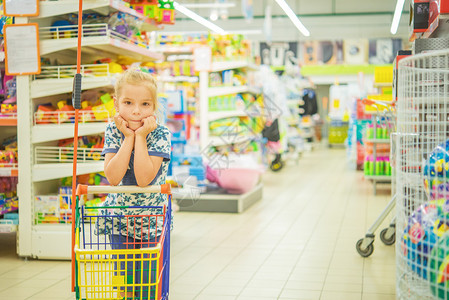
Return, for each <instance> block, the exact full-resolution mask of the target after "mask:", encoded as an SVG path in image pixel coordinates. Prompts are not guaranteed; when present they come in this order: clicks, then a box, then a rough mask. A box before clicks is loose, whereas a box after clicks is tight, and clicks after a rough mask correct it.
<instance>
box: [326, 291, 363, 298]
mask: <svg viewBox="0 0 449 300" xmlns="http://www.w3.org/2000/svg"><path fill="white" fill-rule="evenodd" d="M361 297H362V293H345V292H331V291H323V292H322V293H321V298H320V300H360V299H361Z"/></svg>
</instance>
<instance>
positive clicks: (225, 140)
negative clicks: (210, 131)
mask: <svg viewBox="0 0 449 300" xmlns="http://www.w3.org/2000/svg"><path fill="white" fill-rule="evenodd" d="M250 140H251V138H250V137H248V136H243V135H236V136H211V137H209V141H210V145H211V146H216V147H218V146H226V145H232V144H240V143H247V142H249V141H250Z"/></svg>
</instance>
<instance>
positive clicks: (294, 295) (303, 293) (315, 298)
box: [280, 289, 321, 300]
mask: <svg viewBox="0 0 449 300" xmlns="http://www.w3.org/2000/svg"><path fill="white" fill-rule="evenodd" d="M320 295H321V291H314V290H292V289H284V290H283V291H282V293H281V296H280V299H298V300H319V299H320Z"/></svg>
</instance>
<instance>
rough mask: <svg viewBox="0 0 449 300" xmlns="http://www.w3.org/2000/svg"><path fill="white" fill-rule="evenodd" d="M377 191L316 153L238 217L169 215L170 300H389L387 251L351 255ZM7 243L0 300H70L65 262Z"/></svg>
mask: <svg viewBox="0 0 449 300" xmlns="http://www.w3.org/2000/svg"><path fill="white" fill-rule="evenodd" d="M380 187H381V189H380V191H379V192H378V195H377V196H373V190H372V185H371V184H370V183H369V182H367V181H364V180H363V178H362V174H361V172H356V171H353V170H349V169H348V167H347V164H346V153H345V152H344V151H343V150H328V149H324V148H323V149H317V150H314V151H313V152H310V153H306V154H305V155H304V156H303V157H302V158H301V160H300V162H299V164H298V165H294V164H291V165H288V166H287V167H286V168H285V169H284V170H282V171H281V172H280V173H267V174H266V175H265V176H264V198H263V200H262V201H260V202H258V203H257V204H255V205H254V206H252V207H251V208H249V209H248V210H247V211H246V212H244V213H242V214H217V213H215V214H212V213H210V214H209V213H179V212H178V213H176V215H175V229H174V231H173V234H172V254H171V257H172V262H171V267H172V270H171V293H170V300H189V299H197V300H200V299H207V300H215V299H216V300H227V299H239V300H250V299H254V300H256V299H262V300H263V299H285V300H287V299H321V300H338V299H343V300H352V299H357V300H377V299H378V300H393V299H395V258H394V246H390V247H388V246H385V245H383V244H382V243H381V242H380V240H376V242H375V251H374V254H373V255H372V256H371V257H370V258H366V259H363V258H361V257H360V256H359V255H358V254H357V253H356V250H355V246H354V245H355V242H356V241H357V240H358V239H359V238H361V237H362V236H364V233H365V230H366V228H367V227H368V226H369V225H370V224H371V223H372V221H373V220H374V219H375V218H376V217H377V215H378V214H379V212H380V211H381V209H382V208H383V207H384V206H385V205H386V203H387V202H388V200H389V197H390V195H389V186H384V187H382V186H380ZM388 221H389V220H387V221H386V223H387V222H388ZM382 228H383V227H382ZM14 238H15V236H13V235H12V236H11V235H0V299H8V300H12V299H14V300H21V299H33V300H44V299H74V297H73V295H72V294H71V293H70V292H69V278H70V272H69V270H70V264H69V262H59V261H56V262H55V261H35V260H28V261H26V260H23V259H21V258H17V257H16V256H15V254H14V253H15V252H14V251H15V250H14V247H15V246H14Z"/></svg>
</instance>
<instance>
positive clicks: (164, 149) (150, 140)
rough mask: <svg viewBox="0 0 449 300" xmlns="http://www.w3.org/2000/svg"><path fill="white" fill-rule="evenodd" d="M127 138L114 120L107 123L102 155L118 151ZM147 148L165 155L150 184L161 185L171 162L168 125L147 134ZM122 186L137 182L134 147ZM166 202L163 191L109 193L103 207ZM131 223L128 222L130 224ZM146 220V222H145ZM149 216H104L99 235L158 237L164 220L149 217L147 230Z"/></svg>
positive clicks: (140, 212)
mask: <svg viewBox="0 0 449 300" xmlns="http://www.w3.org/2000/svg"><path fill="white" fill-rule="evenodd" d="M123 139H124V136H123V134H122V133H121V132H120V130H118V128H117V126H116V125H115V123H114V122H111V123H109V124H108V125H107V127H106V131H105V139H104V148H103V152H102V155H105V154H106V153H117V152H118V150H119V149H120V147H121V144H122V141H123ZM147 148H148V154H149V155H150V156H159V157H162V158H163V161H162V164H161V167H160V169H159V171H158V173H157V175H156V177H155V178H154V179H153V181H152V182H151V183H150V185H161V184H164V183H165V179H166V175H167V171H168V164H169V161H170V150H171V143H170V131H169V130H168V128H167V127H165V126H161V125H158V126H157V128H156V129H155V130H153V131H152V132H151V133H150V134H148V136H147ZM119 185H137V182H136V177H135V175H134V150H133V152H132V153H131V158H130V160H129V166H128V170H127V171H126V173H125V176H123V179H122V181H121V182H120V184H119ZM164 204H165V205H167V196H166V195H163V194H144V193H132V194H124V193H110V194H108V196H107V198H106V201H105V202H104V203H103V206H105V207H108V206H163V205H164ZM100 213H101V215H104V216H109V215H111V216H113V215H115V216H125V215H150V214H151V215H155V214H158V215H159V214H162V213H163V212H162V210H161V209H148V208H137V209H134V208H133V209H131V208H130V209H125V208H120V209H117V208H115V209H104V210H101V211H100ZM127 223H129V224H127ZM142 223H143V225H142ZM147 224H148V218H143V219H142V218H130V219H129V221H128V222H127V221H126V219H125V218H119V217H104V218H98V222H97V228H98V233H99V234H120V235H128V236H130V237H133V238H135V239H144V240H148V239H150V238H151V239H154V238H155V237H156V230H155V228H157V236H159V235H160V234H161V232H162V227H163V219H162V218H161V217H158V218H157V227H156V218H154V217H152V218H150V230H149V231H148V225H147Z"/></svg>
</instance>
